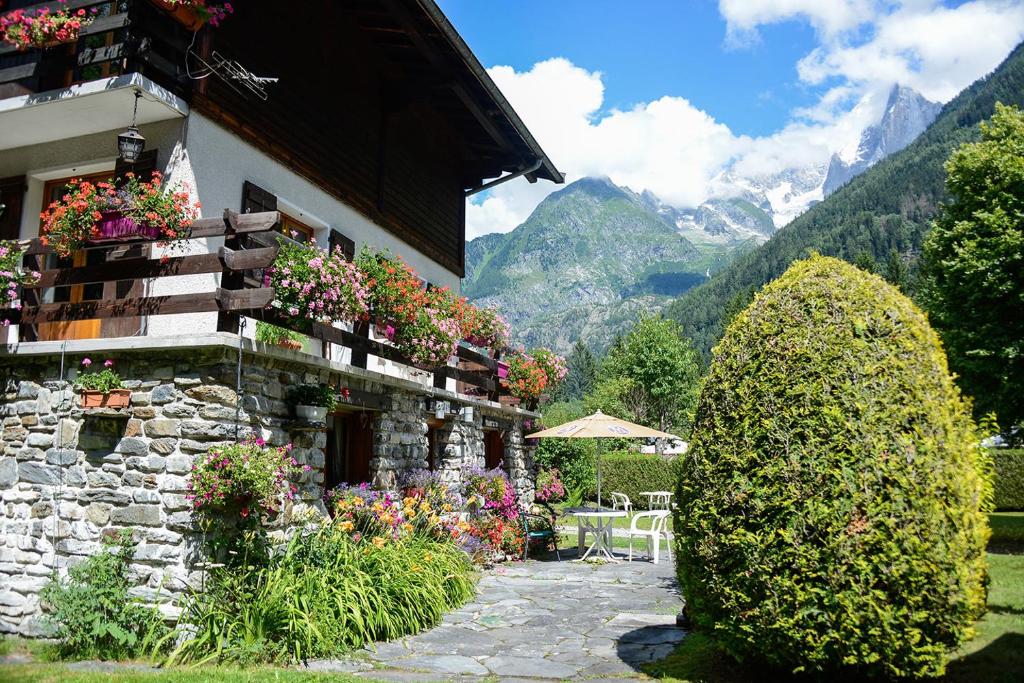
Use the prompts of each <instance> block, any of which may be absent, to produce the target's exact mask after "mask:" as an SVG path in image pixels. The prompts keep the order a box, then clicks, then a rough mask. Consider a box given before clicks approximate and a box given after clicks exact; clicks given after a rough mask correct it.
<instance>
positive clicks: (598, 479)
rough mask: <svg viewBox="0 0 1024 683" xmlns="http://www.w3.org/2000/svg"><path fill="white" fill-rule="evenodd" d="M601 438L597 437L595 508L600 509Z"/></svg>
mask: <svg viewBox="0 0 1024 683" xmlns="http://www.w3.org/2000/svg"><path fill="white" fill-rule="evenodd" d="M601 445H602V444H601V439H597V451H596V457H597V509H598V510H599V511H600V510H601Z"/></svg>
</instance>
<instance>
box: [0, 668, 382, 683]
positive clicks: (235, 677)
mask: <svg viewBox="0 0 1024 683" xmlns="http://www.w3.org/2000/svg"><path fill="white" fill-rule="evenodd" d="M111 669H112V670H105V671H77V670H74V669H69V668H68V667H67V665H65V664H15V665H6V666H5V665H0V680H2V681H4V683H100V682H103V683H196V682H198V681H204V682H207V683H271V682H274V683H278V682H280V683H324V682H326V681H331V682H332V683H355V682H356V681H359V682H360V683H372V681H371V679H368V678H356V677H355V676H351V675H349V674H344V673H313V672H310V671H297V670H294V669H281V668H276V667H267V666H263V667H260V668H258V669H235V668H228V667H199V668H176V669H169V670H166V671H132V670H130V669H127V668H117V669H113V668H112V667H111Z"/></svg>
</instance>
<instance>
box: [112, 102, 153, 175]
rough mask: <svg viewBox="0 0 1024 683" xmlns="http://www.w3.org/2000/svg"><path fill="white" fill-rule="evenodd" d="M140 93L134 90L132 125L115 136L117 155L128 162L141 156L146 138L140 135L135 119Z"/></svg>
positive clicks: (134, 160)
mask: <svg viewBox="0 0 1024 683" xmlns="http://www.w3.org/2000/svg"><path fill="white" fill-rule="evenodd" d="M140 97H142V93H141V92H139V91H138V90H136V91H135V109H134V110H133V111H132V125H130V126H128V130H126V131H125V132H123V133H121V134H119V135H118V136H117V155H118V156H119V157H121V159H123V160H124V161H126V162H127V163H129V164H134V163H135V162H136V161H138V160H139V157H140V156H142V150H144V149H146V138H144V137H142V133H140V132H139V128H138V126H136V125H135V119H136V117H137V116H138V114H139V98H140Z"/></svg>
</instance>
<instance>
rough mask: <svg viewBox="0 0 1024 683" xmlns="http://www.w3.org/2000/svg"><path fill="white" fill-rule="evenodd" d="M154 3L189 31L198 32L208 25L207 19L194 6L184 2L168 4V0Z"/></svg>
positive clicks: (158, 0) (157, 0) (155, 0)
mask: <svg viewBox="0 0 1024 683" xmlns="http://www.w3.org/2000/svg"><path fill="white" fill-rule="evenodd" d="M152 1H153V4H154V5H156V6H157V7H159V8H160V9H162V10H163V11H165V12H167V13H168V14H169V15H171V18H172V19H174V20H175V21H176V22H178V23H179V24H181V25H182V26H184V27H185V28H187V29H188V30H189V31H198V30H199V29H201V28H202V27H203V26H205V25H206V20H207V17H206V16H204V15H203V14H201V13H200V12H199V10H198V9H196V7H195V6H194V5H189V4H186V3H184V2H167V1H166V0H152Z"/></svg>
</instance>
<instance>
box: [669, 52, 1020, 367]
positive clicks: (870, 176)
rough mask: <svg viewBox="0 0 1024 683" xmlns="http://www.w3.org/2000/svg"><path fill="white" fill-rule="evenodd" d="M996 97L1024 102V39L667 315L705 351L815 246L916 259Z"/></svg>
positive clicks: (847, 254) (842, 253)
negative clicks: (929, 117)
mask: <svg viewBox="0 0 1024 683" xmlns="http://www.w3.org/2000/svg"><path fill="white" fill-rule="evenodd" d="M996 102H1003V103H1005V104H1016V105H1018V106H1022V105H1024V44H1021V45H1018V46H1017V48H1016V49H1014V51H1013V52H1012V53H1011V54H1010V56H1009V57H1007V58H1006V60H1005V61H1004V62H1003V63H1002V64H1001V65H1000V66H999V67H998V68H997V69H996V70H995V71H993V72H992V73H991V74H990V75H989V76H987V77H985V78H983V79H981V80H979V81H976V82H975V83H974V84H972V85H971V86H970V87H968V88H967V89H965V90H964V91H963V92H961V93H960V94H959V95H957V97H956V98H954V99H953V100H952V101H950V102H949V103H948V104H947V105H946V106H945V107H944V108H943V110H942V112H941V113H940V114H939V116H938V118H936V119H935V121H934V122H933V123H932V125H931V126H929V127H928V129H927V130H926V131H925V132H924V133H922V134H921V136H920V137H918V138H917V140H915V141H914V142H913V143H912V144H910V145H909V146H908V147H906V148H905V149H903V150H902V151H900V152H897V153H896V154H893V155H891V156H889V157H888V158H886V159H885V160H883V161H881V162H879V163H878V164H877V165H875V166H873V167H872V168H870V169H869V170H868V171H866V172H865V173H863V174H862V175H860V176H857V177H856V178H854V179H853V180H852V181H850V182H849V183H848V184H847V185H844V186H843V187H842V188H840V189H839V190H838V191H836V192H835V194H832V195H830V196H829V197H828V198H827V199H825V200H824V201H823V202H821V203H819V204H816V205H815V206H813V207H812V208H811V209H809V210H808V211H807V212H806V213H804V214H803V215H801V216H800V217H798V218H796V219H795V220H794V221H793V222H792V223H790V224H789V225H787V226H786V227H784V228H782V229H781V230H779V231H778V232H777V233H775V235H773V236H772V238H771V239H770V240H768V241H767V242H765V243H764V244H762V245H761V246H759V247H757V248H756V249H754V250H752V251H750V252H748V253H747V254H745V255H742V256H740V257H738V258H736V259H735V260H733V261H732V263H731V264H729V265H728V266H727V267H725V268H723V269H722V270H721V271H720V272H718V273H717V274H715V275H714V276H713V277H712V278H711V279H710V280H709V281H708V282H706V283H704V284H703V285H701V286H700V287H696V288H694V289H692V290H690V291H688V292H686V294H684V295H683V296H682V297H680V298H679V299H678V300H677V301H676V302H674V303H673V304H672V305H671V306H669V308H668V310H667V312H668V314H669V315H671V316H672V317H674V318H676V319H677V320H679V322H680V323H682V325H683V327H684V329H685V330H686V332H687V333H688V334H689V335H691V336H692V338H693V340H694V342H695V343H696V345H697V346H698V348H700V349H701V350H702V351H703V352H704V353H705V354H707V353H709V351H710V349H711V347H712V346H713V345H714V344H715V343H716V342H717V340H718V339H719V338H720V337H721V335H722V321H723V319H724V318H725V317H726V316H727V315H728V312H730V311H733V310H734V309H735V308H737V307H738V306H739V305H740V304H741V303H742V302H743V301H744V298H745V297H747V296H749V294H750V292H752V291H753V290H755V289H757V288H759V287H761V286H762V285H764V284H765V283H766V282H768V281H770V280H772V279H774V278H776V277H778V276H779V275H781V274H782V273H783V272H784V271H785V270H786V268H787V267H788V266H789V264H790V263H792V262H793V261H794V260H795V259H798V258H801V257H803V256H805V255H806V254H807V253H808V251H810V250H817V251H819V252H821V253H822V254H826V255H830V256H838V257H840V258H845V259H848V260H854V259H855V258H856V256H857V255H858V254H860V253H861V252H867V253H869V254H872V255H873V256H874V257H875V259H876V260H877V261H879V262H884V261H885V260H886V259H887V258H888V255H889V254H890V253H891V252H892V251H897V252H900V253H901V254H903V255H905V256H906V257H907V258H910V259H911V260H912V259H913V258H915V256H916V254H917V253H918V251H919V249H920V247H921V243H922V240H923V238H924V235H925V234H926V232H927V231H928V228H929V226H930V222H931V219H932V217H933V216H934V215H935V211H936V208H937V207H938V205H939V203H940V202H941V201H943V199H944V198H945V189H944V183H945V171H944V170H943V163H944V162H945V161H946V159H947V157H949V154H950V152H952V151H953V149H955V148H956V147H957V146H958V145H960V144H962V143H963V142H965V141H968V140H974V139H976V138H977V136H978V123H979V122H981V121H983V120H985V119H987V118H988V117H990V116H991V115H992V113H993V111H994V109H995V103H996ZM911 265H913V264H911Z"/></svg>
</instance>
